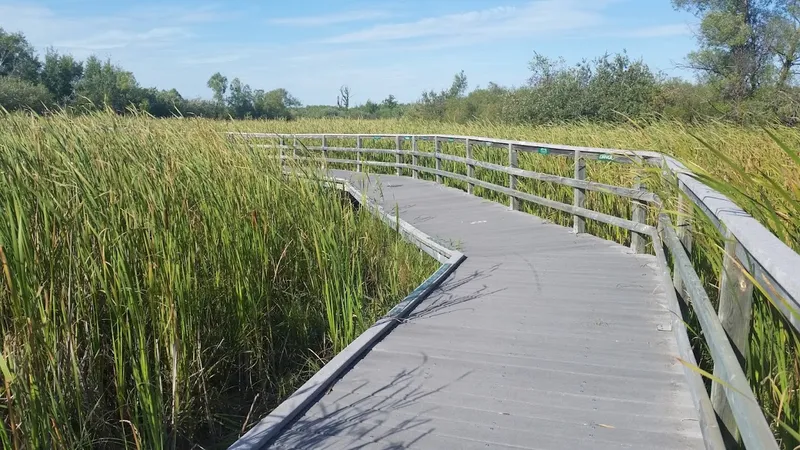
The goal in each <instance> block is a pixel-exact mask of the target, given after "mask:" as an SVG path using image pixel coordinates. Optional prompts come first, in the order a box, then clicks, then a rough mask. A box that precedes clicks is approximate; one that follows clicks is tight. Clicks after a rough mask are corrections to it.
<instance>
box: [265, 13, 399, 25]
mask: <svg viewBox="0 0 800 450" xmlns="http://www.w3.org/2000/svg"><path fill="white" fill-rule="evenodd" d="M390 16H391V15H390V14H389V12H387V11H378V10H363V11H349V12H342V13H334V14H326V15H321V16H301V17H278V18H274V19H269V20H268V22H269V23H271V24H273V25H282V26H294V27H318V26H326V25H336V24H340V23H348V22H363V21H367V20H376V19H385V18H388V17H390Z"/></svg>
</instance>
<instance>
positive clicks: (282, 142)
mask: <svg viewBox="0 0 800 450" xmlns="http://www.w3.org/2000/svg"><path fill="white" fill-rule="evenodd" d="M284 147H286V139H284V137H283V136H281V138H280V140H279V141H278V148H280V151H281V169H284V168H286V155H284V149H283V148H284Z"/></svg>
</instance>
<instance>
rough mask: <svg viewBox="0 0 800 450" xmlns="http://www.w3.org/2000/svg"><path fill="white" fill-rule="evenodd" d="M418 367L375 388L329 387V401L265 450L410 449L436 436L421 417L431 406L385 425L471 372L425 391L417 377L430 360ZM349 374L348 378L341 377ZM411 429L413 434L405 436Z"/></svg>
mask: <svg viewBox="0 0 800 450" xmlns="http://www.w3.org/2000/svg"><path fill="white" fill-rule="evenodd" d="M420 356H421V357H422V360H421V361H420V363H419V364H417V365H416V367H414V368H411V369H405V370H402V371H401V372H399V373H397V374H396V375H394V376H393V377H391V378H390V379H389V380H387V381H385V382H382V383H380V384H379V385H378V386H376V387H374V388H368V386H369V385H370V384H372V382H371V381H363V382H361V383H359V384H357V385H356V386H354V387H352V388H349V389H342V390H341V391H336V390H334V389H335V388H334V389H331V390H330V391H329V392H328V393H327V394H326V395H327V396H329V400H328V401H326V402H318V403H315V404H314V406H312V407H311V409H309V410H308V411H306V412H305V414H303V415H302V416H300V417H299V418H298V419H296V420H295V421H294V422H293V423H292V424H291V425H290V426H289V427H288V428H287V430H286V431H285V432H284V433H283V434H282V435H281V436H279V437H278V438H277V439H276V440H275V441H273V442H270V443H268V444H267V446H266V447H265V448H291V449H311V448H325V447H327V446H329V445H332V444H334V443H335V445H336V446H337V448H348V449H361V448H366V447H372V446H374V445H375V444H378V443H380V447H381V448H383V449H403V448H408V447H410V446H412V445H414V444H415V443H417V442H419V441H421V440H422V439H424V438H425V437H426V436H428V435H430V434H431V433H433V432H435V430H436V429H435V428H434V427H433V426H432V419H431V418H427V417H424V416H423V415H424V414H425V413H426V412H431V411H433V410H434V409H435V407H431V408H429V409H428V410H425V411H422V412H421V414H415V415H414V416H413V417H410V418H408V419H404V420H400V421H399V422H396V423H387V422H388V420H389V418H390V417H391V416H392V412H393V411H397V410H399V409H403V408H406V407H408V406H411V405H413V404H417V403H418V402H420V401H421V400H423V399H425V398H426V397H429V396H431V395H433V394H436V393H438V392H441V391H442V390H444V389H446V388H447V387H448V386H450V385H451V384H453V383H455V382H458V381H460V380H463V379H464V378H466V377H467V376H469V375H470V373H471V371H467V372H465V373H464V374H462V375H460V376H458V377H456V378H455V379H454V380H452V381H449V382H447V383H444V384H441V385H439V386H438V387H434V388H426V389H423V387H422V383H421V381H420V378H421V377H422V374H423V367H424V366H425V364H426V363H427V361H428V356H427V355H425V354H424V353H421V354H420ZM345 376H347V374H345ZM409 431H413V433H411V435H408V432H409Z"/></svg>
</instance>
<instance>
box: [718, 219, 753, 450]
mask: <svg viewBox="0 0 800 450" xmlns="http://www.w3.org/2000/svg"><path fill="white" fill-rule="evenodd" d="M738 245H739V242H738V241H737V240H736V238H734V237H733V236H732V235H731V233H730V232H729V231H728V232H726V236H725V254H724V255H723V257H722V258H723V259H722V274H721V275H720V289H719V321H720V322H721V323H722V328H724V329H725V333H726V334H727V335H728V337H729V338H730V341H731V345H732V346H733V349H734V351H735V352H736V356H737V357H738V358H739V363H740V364H741V366H742V367H747V364H746V358H747V341H748V338H749V337H750V326H751V323H752V319H753V283H752V282H751V281H750V279H749V278H748V277H747V275H745V273H744V271H743V270H748V269H749V268H744V267H743V266H742V263H741V262H740V261H739V260H738V259H737V258H736V247H737V246H738ZM714 375H715V376H719V370H718V368H717V366H716V364H715V365H714ZM711 404H712V405H713V406H714V411H716V412H717V415H718V416H719V418H720V421H721V422H722V423H721V425H722V427H723V429H724V430H726V431H727V433H725V432H723V436H725V437H726V438H728V439H731V440H732V441H733V442H729V443H728V444H729V445H732V444H735V443H736V441H738V440H739V431H738V428H737V427H736V420H735V419H734V417H733V411H732V410H731V406H730V404H729V403H728V399H727V397H726V396H725V388H724V386H721V385H720V384H719V383H714V384H712V385H711Z"/></svg>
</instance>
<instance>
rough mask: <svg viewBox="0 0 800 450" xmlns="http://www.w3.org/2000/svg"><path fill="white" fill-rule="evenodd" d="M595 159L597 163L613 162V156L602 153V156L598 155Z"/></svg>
mask: <svg viewBox="0 0 800 450" xmlns="http://www.w3.org/2000/svg"><path fill="white" fill-rule="evenodd" d="M597 159H598V160H599V161H613V160H614V155H609V154H608V153H604V154H602V155H599V156H598V157H597Z"/></svg>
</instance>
